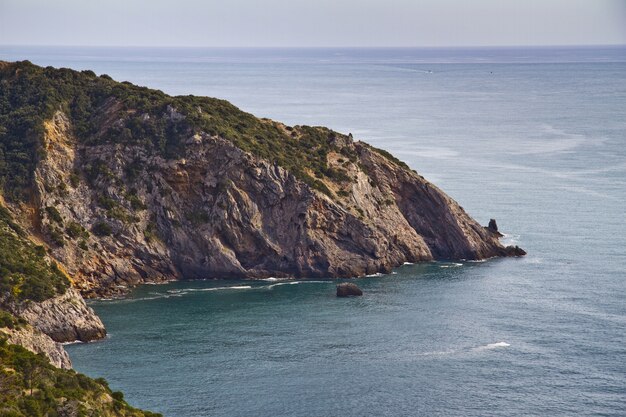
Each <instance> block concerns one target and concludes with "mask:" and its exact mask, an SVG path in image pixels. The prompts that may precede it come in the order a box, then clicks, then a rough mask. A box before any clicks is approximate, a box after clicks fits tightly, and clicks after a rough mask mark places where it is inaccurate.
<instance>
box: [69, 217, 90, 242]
mask: <svg viewBox="0 0 626 417" xmlns="http://www.w3.org/2000/svg"><path fill="white" fill-rule="evenodd" d="M65 233H67V234H68V236H69V237H71V238H72V239H78V238H83V239H87V238H88V237H89V232H88V231H87V230H86V229H85V228H84V227H83V226H81V225H80V224H78V223H76V222H74V221H72V222H69V223H68V225H67V227H66V228H65Z"/></svg>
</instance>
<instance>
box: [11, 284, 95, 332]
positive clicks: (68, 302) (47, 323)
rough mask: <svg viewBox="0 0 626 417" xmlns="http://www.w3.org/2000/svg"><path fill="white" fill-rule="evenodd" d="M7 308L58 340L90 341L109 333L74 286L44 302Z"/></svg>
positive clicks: (27, 303) (30, 302)
mask: <svg viewBox="0 0 626 417" xmlns="http://www.w3.org/2000/svg"><path fill="white" fill-rule="evenodd" d="M4 307H5V309H6V310H7V311H10V312H11V313H12V314H14V315H16V316H18V317H21V318H23V319H25V320H26V321H27V322H28V323H29V324H31V325H32V326H33V327H34V328H36V329H37V330H39V331H40V332H42V333H44V334H46V335H48V336H49V337H50V338H51V339H52V340H54V341H55V342H59V343H66V342H76V341H80V342H89V341H91V340H97V339H101V338H103V337H105V336H106V330H105V328H104V324H102V321H101V320H100V318H99V317H98V316H97V315H96V313H95V312H94V311H93V310H92V309H91V308H90V307H88V306H87V305H86V304H85V300H83V298H82V297H81V295H80V294H79V293H78V292H77V291H76V290H75V289H73V288H69V289H68V290H67V291H66V292H65V293H64V294H62V295H59V296H56V297H53V298H50V299H48V300H45V301H42V302H34V301H27V302H22V303H11V304H9V305H5V306H4Z"/></svg>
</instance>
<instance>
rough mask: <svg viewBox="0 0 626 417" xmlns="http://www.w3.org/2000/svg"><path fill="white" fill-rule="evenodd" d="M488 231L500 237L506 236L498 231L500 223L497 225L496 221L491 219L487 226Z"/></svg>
mask: <svg viewBox="0 0 626 417" xmlns="http://www.w3.org/2000/svg"><path fill="white" fill-rule="evenodd" d="M487 230H489V231H490V232H491V233H494V234H495V235H497V236H498V237H502V236H504V235H503V234H502V233H500V232H499V231H498V223H496V219H489V225H488V226H487Z"/></svg>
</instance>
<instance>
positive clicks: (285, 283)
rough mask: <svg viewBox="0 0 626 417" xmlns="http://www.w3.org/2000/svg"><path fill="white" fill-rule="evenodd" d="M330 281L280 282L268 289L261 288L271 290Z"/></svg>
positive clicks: (269, 286)
mask: <svg viewBox="0 0 626 417" xmlns="http://www.w3.org/2000/svg"><path fill="white" fill-rule="evenodd" d="M327 282H328V281H289V282H279V283H277V284H272V285H268V286H266V287H259V288H267V289H269V290H271V289H272V288H274V287H280V286H281V285H296V284H325V283H327Z"/></svg>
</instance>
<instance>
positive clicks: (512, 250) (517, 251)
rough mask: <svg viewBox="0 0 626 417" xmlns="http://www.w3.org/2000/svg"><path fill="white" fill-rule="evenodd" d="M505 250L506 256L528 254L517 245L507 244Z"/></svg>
mask: <svg viewBox="0 0 626 417" xmlns="http://www.w3.org/2000/svg"><path fill="white" fill-rule="evenodd" d="M504 250H505V251H506V256H525V255H526V251H525V250H524V249H522V248H520V247H519V246H517V245H515V246H513V245H510V246H507V247H506V248H504Z"/></svg>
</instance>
